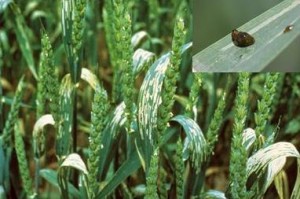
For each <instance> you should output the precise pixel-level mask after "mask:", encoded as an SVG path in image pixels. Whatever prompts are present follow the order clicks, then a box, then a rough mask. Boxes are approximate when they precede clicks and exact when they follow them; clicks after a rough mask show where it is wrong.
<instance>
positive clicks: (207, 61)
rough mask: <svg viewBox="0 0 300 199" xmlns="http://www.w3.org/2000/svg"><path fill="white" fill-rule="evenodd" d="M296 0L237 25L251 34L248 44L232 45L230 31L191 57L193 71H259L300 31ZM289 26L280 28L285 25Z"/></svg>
mask: <svg viewBox="0 0 300 199" xmlns="http://www.w3.org/2000/svg"><path fill="white" fill-rule="evenodd" d="M299 13H300V1H298V0H297V1H295V0H285V1H283V2H281V3H279V4H278V5H276V6H275V7H273V8H271V9H269V10H267V11H266V12H264V13H263V14H261V15H259V16H258V17H256V18H254V19H252V20H251V21H249V22H247V23H246V24H244V25H243V26H241V27H239V28H238V30H239V31H243V32H245V31H246V32H248V33H249V34H251V35H252V36H253V37H254V38H255V43H254V44H253V45H251V46H248V47H245V48H240V47H236V46H235V45H234V44H233V42H232V41H231V34H228V35H227V36H225V37H224V38H222V39H220V40H219V41H217V42H216V43H214V44H212V45H211V46H209V47H208V48H206V49H204V50H203V51H201V52H199V53H198V54H196V55H195V56H194V57H193V70H194V71H195V72H241V71H249V72H259V71H262V70H263V69H264V68H265V67H266V66H267V65H268V64H269V63H270V62H271V61H272V60H273V59H274V58H275V57H276V56H278V55H279V53H281V52H282V51H283V50H284V49H285V48H286V47H287V46H289V45H290V44H291V43H292V42H293V41H294V39H296V37H297V36H299V35H300V17H299ZM289 25H293V28H292V30H290V31H288V32H284V30H285V29H286V27H287V26H289Z"/></svg>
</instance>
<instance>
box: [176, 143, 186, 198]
mask: <svg viewBox="0 0 300 199" xmlns="http://www.w3.org/2000/svg"><path fill="white" fill-rule="evenodd" d="M182 151H183V146H182V143H181V140H180V138H179V139H178V141H177V147H176V158H175V169H176V194H177V198H179V199H182V198H183V186H184V182H183V176H184V162H183V159H182Z"/></svg>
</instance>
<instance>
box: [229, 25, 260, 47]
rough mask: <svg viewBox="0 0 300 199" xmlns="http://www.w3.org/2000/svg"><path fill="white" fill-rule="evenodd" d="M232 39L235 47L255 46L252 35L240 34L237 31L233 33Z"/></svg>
mask: <svg viewBox="0 0 300 199" xmlns="http://www.w3.org/2000/svg"><path fill="white" fill-rule="evenodd" d="M231 39H232V42H233V43H234V45H236V46H238V47H247V46H251V45H252V44H254V42H255V39H254V37H252V36H251V35H250V34H248V33H246V32H240V31H238V30H236V29H234V30H232V32H231Z"/></svg>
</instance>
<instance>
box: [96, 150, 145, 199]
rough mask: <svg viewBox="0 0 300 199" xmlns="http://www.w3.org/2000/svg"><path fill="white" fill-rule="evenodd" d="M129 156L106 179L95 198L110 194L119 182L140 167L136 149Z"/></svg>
mask: <svg viewBox="0 0 300 199" xmlns="http://www.w3.org/2000/svg"><path fill="white" fill-rule="evenodd" d="M128 157H129V158H128V159H127V160H126V161H125V162H124V163H123V165H122V166H121V167H120V168H119V169H118V170H117V172H116V173H115V175H114V176H113V177H112V179H110V180H109V181H108V183H107V184H106V186H105V187H104V188H103V189H102V190H101V191H100V193H99V194H98V195H97V196H96V198H99V199H101V198H104V197H105V196H107V195H108V194H110V193H111V192H112V191H113V190H114V189H115V188H116V187H117V186H118V185H119V184H121V183H122V182H123V181H124V180H125V179H126V178H127V177H128V176H130V175H131V174H132V173H133V172H134V171H136V170H137V169H138V168H140V166H141V163H140V160H139V158H138V154H137V152H136V151H133V153H132V154H130V155H129V156H128Z"/></svg>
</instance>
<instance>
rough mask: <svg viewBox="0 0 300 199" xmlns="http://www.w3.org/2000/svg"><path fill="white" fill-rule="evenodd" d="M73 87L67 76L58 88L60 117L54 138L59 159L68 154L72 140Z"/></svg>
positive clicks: (68, 75) (69, 77)
mask: <svg viewBox="0 0 300 199" xmlns="http://www.w3.org/2000/svg"><path fill="white" fill-rule="evenodd" d="M73 97H74V85H73V83H72V80H71V76H70V74H67V75H66V76H65V77H64V78H63V80H62V84H61V87H60V115H61V119H60V121H59V123H58V125H59V127H58V134H57V136H56V153H57V155H58V156H59V157H62V156H65V155H67V154H68V153H69V150H70V147H71V143H72V142H71V140H72V123H73V108H74V106H73Z"/></svg>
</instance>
